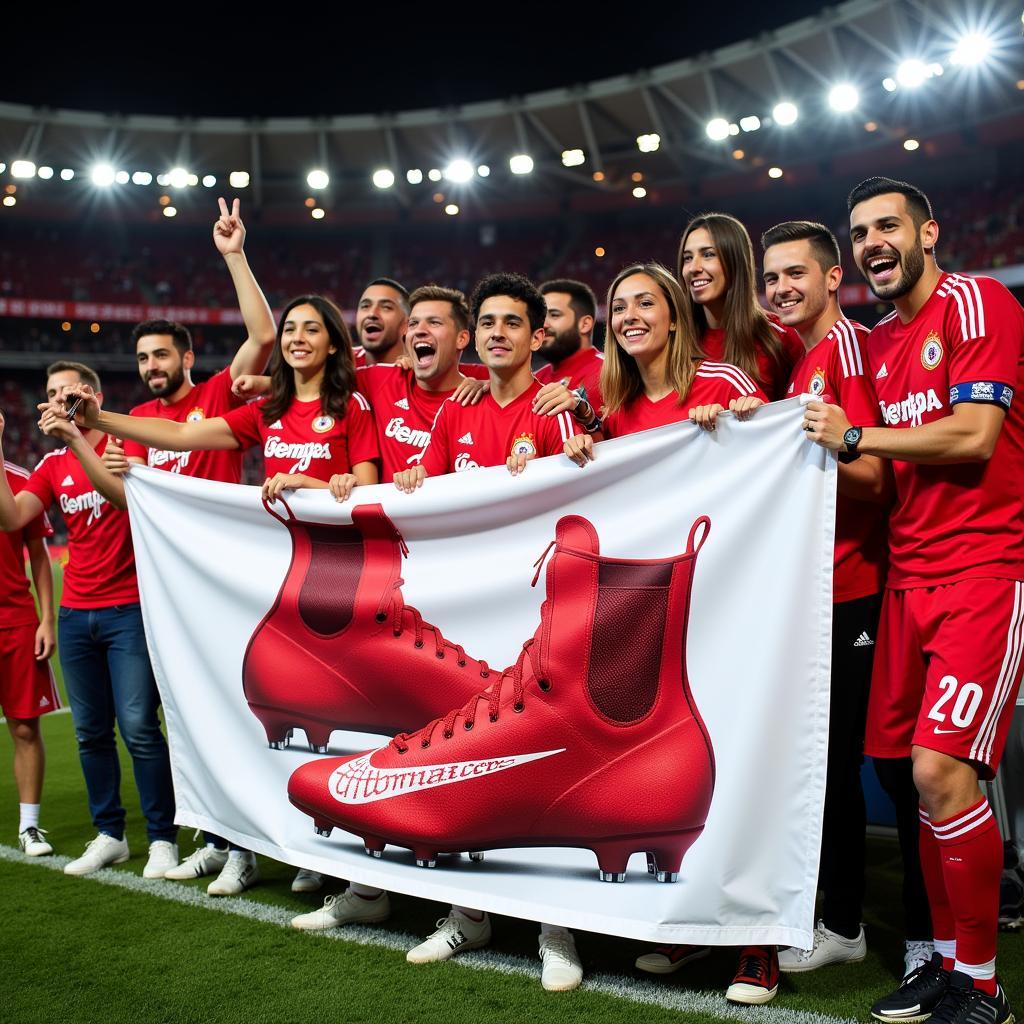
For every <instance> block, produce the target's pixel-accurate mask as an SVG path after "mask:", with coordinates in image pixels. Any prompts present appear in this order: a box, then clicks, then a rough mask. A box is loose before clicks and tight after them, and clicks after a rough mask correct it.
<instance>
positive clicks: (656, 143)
mask: <svg viewBox="0 0 1024 1024" xmlns="http://www.w3.org/2000/svg"><path fill="white" fill-rule="evenodd" d="M636 148H637V149H639V150H640V152H641V153H657V152H658V150H659V149H660V148H661V136H660V135H659V134H658V133H657V132H648V133H647V134H646V135H638V136H637V137H636Z"/></svg>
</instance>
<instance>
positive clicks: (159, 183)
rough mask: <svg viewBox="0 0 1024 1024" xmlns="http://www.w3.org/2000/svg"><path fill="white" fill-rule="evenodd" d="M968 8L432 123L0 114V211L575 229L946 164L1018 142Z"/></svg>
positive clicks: (1020, 48)
mask: <svg viewBox="0 0 1024 1024" xmlns="http://www.w3.org/2000/svg"><path fill="white" fill-rule="evenodd" d="M971 6H972V5H971V4H970V3H968V4H965V3H964V2H963V0H956V2H953V0H928V2H926V0H847V2H844V3H840V4H838V5H836V6H829V7H823V8H822V10H821V11H820V13H818V14H816V15H815V16H813V17H807V18H803V19H801V20H799V21H796V22H793V23H792V24H789V25H786V26H784V27H781V28H779V29H777V30H775V31H771V32H765V33H762V34H760V35H758V36H757V37H756V38H748V39H745V40H743V41H741V42H737V43H735V44H733V45H730V46H727V47H724V48H722V49H718V50H715V51H713V52H708V53H704V54H701V55H699V56H696V57H692V58H687V59H685V60H680V61H677V62H674V63H670V64H664V65H660V66H658V67H652V68H650V69H647V70H643V71H639V72H635V73H632V74H628V75H620V76H618V77H614V78H607V79H601V80H596V81H592V82H590V83H588V84H582V85H574V86H570V87H567V88H561V89H552V90H548V91H544V92H537V93H531V94H527V95H522V96H510V97H506V98H502V99H495V100H492V101H487V102H476V103H470V104H466V105H464V106H451V107H446V108H443V109H441V108H434V109H408V110H404V111H397V112H379V113H366V114H358V115H344V116H335V117H330V116H325V117H315V118H267V119H256V118H251V119H245V118H217V117H198V118H176V117H168V116H153V115H141V114H136V115H133V114H121V113H103V112H83V111H75V110H65V109H45V108H38V107H31V106H26V105H20V104H11V103H0V162H3V163H4V164H6V166H5V167H3V168H2V170H3V172H4V173H3V174H0V185H3V187H5V188H6V189H7V195H9V196H14V197H15V199H16V202H15V203H6V206H7V207H8V209H6V210H0V215H3V216H6V215H8V213H10V214H11V215H16V214H15V208H16V209H17V214H18V215H20V216H25V217H28V216H32V215H33V213H31V212H30V211H34V214H35V215H41V214H46V215H49V216H53V217H55V218H60V217H62V216H65V217H68V218H70V217H74V216H75V215H76V210H78V209H80V208H81V201H82V196H83V194H84V193H86V192H88V193H89V194H90V195H91V194H93V193H95V192H97V191H98V190H101V189H102V190H106V191H108V192H109V193H111V194H113V193H117V194H118V195H119V196H121V197H124V198H123V203H124V208H125V209H126V210H129V211H131V212H132V213H131V215H134V216H137V217H139V218H140V219H147V218H148V219H156V218H158V217H159V216H160V214H161V213H162V212H166V211H165V209H164V208H166V207H167V206H168V205H171V206H172V208H174V209H175V210H176V211H178V212H180V213H181V214H183V215H184V216H185V218H186V219H187V218H188V217H189V216H190V211H191V210H192V209H193V208H195V209H196V211H197V213H196V215H197V216H198V210H199V209H200V208H201V210H202V219H203V220H206V219H207V218H208V206H209V199H208V198H207V196H206V195H204V193H205V192H206V190H207V189H208V188H209V189H212V188H216V189H217V190H218V191H220V190H225V189H227V190H228V191H233V192H235V193H237V194H240V195H242V196H244V197H245V199H244V202H246V203H247V205H248V207H249V208H250V209H252V208H254V207H255V208H258V209H260V210H261V211H262V215H263V218H264V220H268V219H269V220H270V221H272V222H275V221H276V222H279V223H289V222H295V223H298V222H300V221H308V218H309V216H310V213H311V212H312V214H313V216H314V217H319V218H323V217H325V216H329V217H332V218H333V217H337V218H338V219H340V220H343V221H345V222H347V223H387V222H394V221H400V220H411V221H429V220H430V219H436V218H437V217H438V216H442V215H443V212H448V213H452V212H453V211H454V212H455V213H458V212H463V213H467V214H471V215H472V214H473V213H474V212H476V213H481V214H486V213H487V212H488V211H490V210H492V209H494V208H496V207H499V206H500V207H502V208H504V209H505V210H506V211H509V210H520V211H522V212H524V213H526V212H529V211H533V212H535V213H543V212H545V211H549V212H550V211H555V210H559V209H562V210H565V209H577V210H581V211H584V212H586V211H597V210H602V209H615V208H617V207H621V206H624V205H628V204H630V203H634V202H636V201H642V200H644V199H654V200H657V198H658V196H659V195H662V196H670V195H677V194H684V193H686V192H687V191H689V192H690V193H691V194H692V193H693V192H694V190H697V191H700V192H701V193H702V194H705V195H715V194H726V193H727V192H729V191H732V192H737V191H742V190H745V189H750V188H754V187H758V188H767V187H771V180H772V179H778V178H780V177H782V176H786V178H787V180H789V181H794V180H796V181H800V180H812V179H817V180H820V179H823V178H827V177H828V176H829V175H831V174H832V173H834V169H835V167H836V166H837V163H838V164H841V165H842V166H843V167H844V169H846V168H849V167H850V166H851V165H854V166H856V162H857V161H858V160H863V161H864V166H865V168H866V170H867V172H869V173H870V168H872V167H877V166H878V165H879V162H880V156H879V155H880V153H883V152H888V153H889V154H891V155H892V156H893V157H895V158H898V161H920V160H922V159H927V158H928V157H943V156H945V157H955V156H957V155H958V154H960V153H962V152H963V153H966V152H969V151H970V149H971V148H972V147H977V146H988V145H999V144H1001V143H1003V142H1007V141H1016V140H1020V139H1022V138H1024V117H1022V115H1024V60H1022V57H1024V44H1022V41H1021V21H1020V6H1019V4H1017V5H1015V4H1014V3H1012V2H1011V0H994V2H992V3H989V4H985V5H983V4H981V3H978V4H977V14H976V16H975V17H974V20H973V21H972V16H971V15H970V13H969V12H970V8H971ZM838 86H842V87H843V88H842V89H839V90H837V87H838ZM898 161H897V162H898ZM886 164H887V166H892V165H893V161H892V160H891V159H889V158H888V157H886ZM314 171H319V172H322V173H321V174H320V176H319V178H317V177H316V176H314V175H312V174H311V172H314ZM16 172H18V173H16ZM232 173H235V174H236V175H238V176H237V177H236V178H234V179H233V180H234V181H235V182H236V183H238V182H241V181H244V182H245V184H244V185H237V184H236V185H235V186H231V185H230V184H229V182H230V180H231V179H230V178H229V176H230V175H231V174H232ZM907 173H908V174H911V173H913V172H911V171H908V172H907ZM4 183H7V184H4ZM11 185H13V186H14V189H15V191H14V192H11V191H10V186H11ZM204 185H205V186H206V187H205V188H204ZM165 197H166V198H165ZM318 211H323V212H318Z"/></svg>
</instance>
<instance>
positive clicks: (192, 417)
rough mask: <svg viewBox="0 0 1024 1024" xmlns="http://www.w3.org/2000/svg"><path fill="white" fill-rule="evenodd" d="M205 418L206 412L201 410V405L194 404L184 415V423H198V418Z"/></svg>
mask: <svg viewBox="0 0 1024 1024" xmlns="http://www.w3.org/2000/svg"><path fill="white" fill-rule="evenodd" d="M205 419H206V413H205V412H204V411H203V409H202V407H201V406H198V405H197V406H196V407H195V408H194V409H190V410H189V413H188V415H187V416H186V417H185V422H186V423H198V422H199V421H200V420H205Z"/></svg>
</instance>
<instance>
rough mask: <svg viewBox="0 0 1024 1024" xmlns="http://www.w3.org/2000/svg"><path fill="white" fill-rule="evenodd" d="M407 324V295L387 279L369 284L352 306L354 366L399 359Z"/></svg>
mask: <svg viewBox="0 0 1024 1024" xmlns="http://www.w3.org/2000/svg"><path fill="white" fill-rule="evenodd" d="M408 323H409V293H408V291H406V289H405V288H403V287H402V286H401V285H400V284H399V283H398V282H397V281H395V280H393V279H392V278H390V277H378V278H375V279H374V280H373V281H371V282H370V283H369V284H368V285H367V286H366V289H365V291H364V292H363V294H362V296H360V299H359V305H358V306H356V333H357V334H358V335H359V342H360V344H359V345H357V346H356V347H355V356H356V366H357V367H359V366H375V365H376V364H377V363H393V362H395V360H397V359H398V358H400V357H401V355H402V340H403V338H404V337H405V329H406V327H407V326H408Z"/></svg>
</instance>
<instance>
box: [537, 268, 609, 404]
mask: <svg viewBox="0 0 1024 1024" xmlns="http://www.w3.org/2000/svg"><path fill="white" fill-rule="evenodd" d="M540 293H541V295H543V296H544V303H545V305H546V307H547V316H545V318H544V344H543V345H541V347H540V354H541V356H542V357H543V358H544V359H546V360H547V365H546V366H542V367H541V368H540V369H539V370H537V372H536V373H535V374H534V376H535V377H536V378H537V380H539V381H540V382H541V384H550V383H551V382H552V381H561V382H562V383H563V384H565V386H566V387H568V388H569V390H570V391H579V390H581V389H582V393H583V397H584V398H586V399H587V400H588V401H589V402H590V404H591V405H592V406H593V407H594V409H596V410H597V412H598V413H600V411H601V367H602V366H603V365H604V356H603V355H602V354H601V353H600V352H599V351H598V350H597V349H596V348H594V343H593V340H592V335H593V331H594V323H595V321H596V319H597V299H596V298H595V297H594V293H593V291H591V289H590V287H589V286H588V285H585V284H584V283H583V282H582V281H573V280H571V279H570V278H557V279H555V280H553V281H545V282H544V284H542V285H541V286H540ZM543 397H544V396H543V394H542V396H541V401H543Z"/></svg>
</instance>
